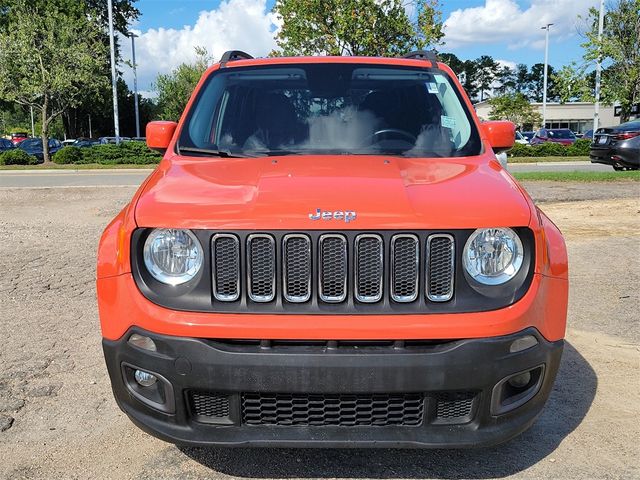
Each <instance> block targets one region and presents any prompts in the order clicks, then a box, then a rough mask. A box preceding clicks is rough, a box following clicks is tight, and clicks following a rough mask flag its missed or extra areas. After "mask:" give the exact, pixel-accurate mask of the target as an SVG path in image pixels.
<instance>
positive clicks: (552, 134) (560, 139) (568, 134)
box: [529, 128, 576, 145]
mask: <svg viewBox="0 0 640 480" xmlns="http://www.w3.org/2000/svg"><path fill="white" fill-rule="evenodd" d="M575 141H576V136H575V135H574V134H573V132H572V131H571V130H569V129H568V128H541V129H540V130H538V131H537V132H536V134H535V135H534V136H533V138H532V139H531V140H530V142H529V143H531V145H540V144H541V143H545V142H553V143H560V144H561V145H572V144H574V143H575Z"/></svg>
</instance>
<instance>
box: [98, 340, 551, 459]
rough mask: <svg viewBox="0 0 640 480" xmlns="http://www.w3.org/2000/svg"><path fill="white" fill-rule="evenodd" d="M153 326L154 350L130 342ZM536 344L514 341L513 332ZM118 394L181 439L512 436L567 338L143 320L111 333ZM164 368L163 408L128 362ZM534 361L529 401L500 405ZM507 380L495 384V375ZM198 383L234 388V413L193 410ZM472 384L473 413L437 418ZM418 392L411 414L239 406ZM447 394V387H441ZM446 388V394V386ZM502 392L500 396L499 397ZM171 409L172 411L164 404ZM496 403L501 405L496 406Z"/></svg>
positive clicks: (446, 443)
mask: <svg viewBox="0 0 640 480" xmlns="http://www.w3.org/2000/svg"><path fill="white" fill-rule="evenodd" d="M133 333H139V334H142V335H146V336H149V337H150V338H152V339H153V340H154V342H155V343H156V345H157V347H158V351H157V352H149V351H147V350H143V349H141V348H138V347H135V346H132V345H131V344H129V343H128V342H127V340H128V339H129V337H130V336H131V334H133ZM525 335H531V336H534V337H535V338H536V339H537V344H536V345H535V346H532V347H530V348H528V349H526V350H523V351H519V352H517V353H511V352H510V347H511V345H512V344H513V342H514V340H516V339H519V338H521V337H523V336H525ZM103 347H104V353H105V358H106V362H107V367H108V370H109V375H110V377H111V382H112V387H113V391H114V395H115V397H116V400H117V402H118V405H119V406H120V408H121V409H122V410H123V411H124V412H125V413H126V414H127V415H128V416H129V417H130V418H131V420H132V421H133V422H134V423H135V424H136V425H138V426H139V427H140V428H142V429H143V430H145V431H146V432H148V433H150V434H152V435H155V436H157V437H158V438H161V439H163V440H166V441H169V442H172V443H177V444H182V445H199V446H205V445H221V446H233V445H253V446H280V447H291V446H305V447H309V446H319V447H470V446H483V445H493V444H497V443H501V442H504V441H506V440H508V439H510V438H512V437H514V436H515V435H517V434H519V433H521V432H522V431H524V430H526V429H527V428H528V427H529V426H530V425H531V424H532V423H533V422H534V420H535V419H536V417H537V416H538V414H539V413H540V412H541V410H542V408H543V406H544V404H545V402H546V400H547V398H548V396H549V394H550V392H551V389H552V386H553V382H554V379H555V376H556V372H557V369H558V366H559V363H560V357H561V354H562V348H563V342H562V340H560V341H556V342H549V341H547V340H545V339H544V337H543V336H542V335H540V334H539V332H538V331H537V330H536V329H533V328H529V329H527V330H524V331H522V332H519V333H516V334H512V335H506V336H500V337H491V338H480V339H466V340H454V341H447V342H442V343H433V344H428V343H427V344H421V345H420V346H414V347H411V348H409V347H408V346H407V347H405V348H397V346H396V347H395V348H394V346H393V345H392V346H380V345H375V346H369V345H364V346H363V345H359V346H354V345H346V344H345V346H338V347H337V348H326V346H321V345H291V344H283V345H281V346H271V347H270V348H264V346H263V347H262V348H261V347H260V345H259V344H258V345H252V344H242V345H237V344H233V343H230V342H215V341H209V340H202V339H197V338H186V337H173V336H166V335H157V334H152V333H149V332H146V331H144V330H141V329H138V328H137V327H134V328H132V329H130V330H129V331H128V332H127V333H126V334H125V335H124V336H123V337H122V338H121V339H119V340H115V341H112V340H107V339H104V340H103ZM131 368H139V369H143V370H147V371H149V372H153V373H155V374H157V375H158V376H159V377H160V378H161V380H160V382H159V385H162V386H163V387H162V388H164V387H166V392H165V394H163V395H162V397H163V401H165V402H166V405H164V406H162V407H159V408H156V407H152V406H150V404H149V402H148V401H146V400H145V399H144V398H142V397H141V396H140V395H139V394H136V392H135V384H134V385H133V387H132V386H131V384H132V380H131V376H130V374H129V376H127V373H126V372H127V371H130V369H131ZM533 369H537V370H536V371H538V372H539V373H540V376H539V378H538V380H537V381H535V382H533V383H535V385H533V383H532V387H531V388H532V389H531V390H530V391H529V394H528V398H527V399H526V401H525V402H520V403H519V406H517V407H516V408H514V409H513V410H511V411H508V412H505V413H502V410H501V409H500V407H499V406H497V405H498V404H496V398H498V397H497V396H499V395H500V388H501V387H499V385H500V384H501V381H503V380H504V379H506V378H507V377H509V376H511V375H513V374H516V373H520V372H523V371H528V370H533ZM497 385H498V387H496V386H497ZM191 392H215V393H216V394H218V395H221V396H224V397H225V398H227V400H228V406H229V408H228V415H227V416H226V418H224V419H222V420H221V421H219V422H214V423H211V422H209V423H203V422H202V421H201V417H199V416H195V415H194V413H193V404H192V403H191V402H190V401H189V398H191V397H190V395H191ZM461 392H466V393H465V394H469V395H472V397H471V398H472V401H471V402H472V403H471V407H470V408H469V411H467V412H466V415H464V416H463V417H460V416H459V417H458V418H455V417H454V418H451V417H449V418H448V419H444V421H443V418H440V413H439V411H440V410H439V408H438V401H439V400H438V398H457V397H456V395H458V394H459V393H461ZM261 393H263V394H267V393H268V394H285V395H290V394H293V395H295V394H299V395H302V396H304V395H311V394H317V395H323V394H324V395H360V394H361V395H367V394H381V395H384V394H405V393H411V394H419V395H420V397H421V398H423V399H424V400H423V407H424V409H423V410H421V414H420V415H421V418H420V420H419V422H418V423H417V424H414V425H412V426H406V425H403V426H400V425H391V426H389V425H385V426H363V425H354V426H349V427H346V426H342V425H330V426H326V425H323V426H311V425H304V424H303V425H294V426H283V425H281V424H278V425H273V424H270V425H264V424H258V425H255V424H251V425H250V424H248V423H249V422H247V421H246V418H245V417H244V413H243V409H242V407H241V399H242V398H244V397H243V395H246V394H252V395H253V394H261ZM443 395H445V397H443ZM446 395H449V396H448V397H446ZM492 403H493V406H492ZM161 410H164V411H161ZM496 412H498V413H496Z"/></svg>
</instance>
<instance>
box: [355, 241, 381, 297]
mask: <svg viewBox="0 0 640 480" xmlns="http://www.w3.org/2000/svg"><path fill="white" fill-rule="evenodd" d="M355 250H356V277H357V278H356V298H357V299H358V300H359V301H361V302H377V301H378V300H380V299H381V298H382V273H383V268H384V267H383V265H384V260H383V258H384V244H383V243H382V238H380V237H379V236H377V235H361V236H359V237H357V238H356V249H355Z"/></svg>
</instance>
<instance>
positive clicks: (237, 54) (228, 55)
mask: <svg viewBox="0 0 640 480" xmlns="http://www.w3.org/2000/svg"><path fill="white" fill-rule="evenodd" d="M252 58H253V57H252V56H251V55H249V54H248V53H246V52H243V51H242V50H227V51H226V52H224V53H223V54H222V58H220V68H224V66H225V65H226V64H227V62H231V61H233V60H251V59H252Z"/></svg>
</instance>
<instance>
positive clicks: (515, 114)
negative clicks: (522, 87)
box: [489, 93, 542, 127]
mask: <svg viewBox="0 0 640 480" xmlns="http://www.w3.org/2000/svg"><path fill="white" fill-rule="evenodd" d="M489 105H490V106H491V110H490V112H489V118H490V119H491V120H509V121H510V122H513V123H515V124H516V125H517V126H520V127H522V126H523V125H539V124H540V122H541V121H542V117H541V116H540V114H539V113H538V111H537V110H536V109H535V107H533V106H532V105H531V104H530V103H529V100H527V97H525V96H524V94H522V93H509V94H506V95H503V96H501V97H493V98H491V99H489Z"/></svg>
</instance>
